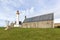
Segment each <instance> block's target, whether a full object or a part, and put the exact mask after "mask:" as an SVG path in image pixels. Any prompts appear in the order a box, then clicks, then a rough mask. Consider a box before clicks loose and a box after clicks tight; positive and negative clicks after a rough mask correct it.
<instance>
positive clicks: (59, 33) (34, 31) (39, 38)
mask: <svg viewBox="0 0 60 40" xmlns="http://www.w3.org/2000/svg"><path fill="white" fill-rule="evenodd" d="M0 40H60V29H59V28H55V29H53V28H45V29H42V28H29V29H28V28H26V29H25V28H13V29H10V30H4V28H0Z"/></svg>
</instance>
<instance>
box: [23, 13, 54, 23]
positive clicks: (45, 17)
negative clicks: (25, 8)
mask: <svg viewBox="0 0 60 40" xmlns="http://www.w3.org/2000/svg"><path fill="white" fill-rule="evenodd" d="M53 19H54V14H53V13H50V14H45V15H40V16H35V17H32V18H26V19H25V20H24V23H26V22H39V21H47V20H53Z"/></svg>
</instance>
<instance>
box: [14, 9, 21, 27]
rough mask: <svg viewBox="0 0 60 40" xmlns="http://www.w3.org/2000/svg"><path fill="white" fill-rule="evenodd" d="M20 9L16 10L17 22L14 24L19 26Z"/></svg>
mask: <svg viewBox="0 0 60 40" xmlns="http://www.w3.org/2000/svg"><path fill="white" fill-rule="evenodd" d="M19 26H20V25H19V11H18V10H17V12H16V24H15V25H14V27H19Z"/></svg>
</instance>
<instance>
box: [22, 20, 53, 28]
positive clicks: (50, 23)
mask: <svg viewBox="0 0 60 40" xmlns="http://www.w3.org/2000/svg"><path fill="white" fill-rule="evenodd" d="M53 24H54V23H53V20H48V21H40V22H27V23H23V24H22V28H53Z"/></svg>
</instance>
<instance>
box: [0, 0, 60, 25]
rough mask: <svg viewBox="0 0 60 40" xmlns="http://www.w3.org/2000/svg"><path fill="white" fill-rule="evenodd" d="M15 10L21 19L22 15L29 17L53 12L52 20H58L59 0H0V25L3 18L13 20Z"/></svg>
mask: <svg viewBox="0 0 60 40" xmlns="http://www.w3.org/2000/svg"><path fill="white" fill-rule="evenodd" d="M17 10H19V11H20V20H21V21H23V20H24V16H27V18H29V17H33V16H38V15H43V14H48V13H52V12H53V13H54V19H55V20H54V22H55V23H58V22H60V0H0V25H1V26H2V25H4V24H5V20H9V21H11V22H12V21H15V20H16V11H17Z"/></svg>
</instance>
